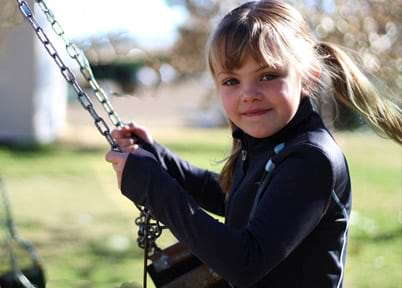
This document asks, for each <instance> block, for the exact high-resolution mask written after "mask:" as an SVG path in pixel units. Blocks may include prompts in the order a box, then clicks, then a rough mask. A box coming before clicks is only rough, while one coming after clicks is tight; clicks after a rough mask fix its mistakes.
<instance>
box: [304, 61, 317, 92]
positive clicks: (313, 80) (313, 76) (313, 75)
mask: <svg viewBox="0 0 402 288" xmlns="http://www.w3.org/2000/svg"><path fill="white" fill-rule="evenodd" d="M320 75H321V67H319V66H316V67H314V69H312V70H311V71H310V72H309V78H308V79H307V80H306V81H305V83H303V84H302V89H301V92H302V95H303V96H308V95H309V94H310V92H311V91H313V90H314V89H315V87H317V84H318V82H319V81H320Z"/></svg>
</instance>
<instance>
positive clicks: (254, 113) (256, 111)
mask: <svg viewBox="0 0 402 288" xmlns="http://www.w3.org/2000/svg"><path fill="white" fill-rule="evenodd" d="M271 110H272V109H250V110H246V111H245V112H242V113H241V115H242V116H247V117H253V116H260V115H263V114H265V113H267V112H269V111H271Z"/></svg>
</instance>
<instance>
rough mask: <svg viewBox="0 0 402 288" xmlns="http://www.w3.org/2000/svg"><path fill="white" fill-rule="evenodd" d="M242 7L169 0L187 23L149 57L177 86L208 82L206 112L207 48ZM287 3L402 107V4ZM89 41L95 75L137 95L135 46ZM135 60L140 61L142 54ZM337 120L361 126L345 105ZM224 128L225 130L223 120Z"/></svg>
mask: <svg viewBox="0 0 402 288" xmlns="http://www.w3.org/2000/svg"><path fill="white" fill-rule="evenodd" d="M242 2H244V1H239V0H222V1H221V0H202V1H199V0H168V1H167V3H168V4H169V5H172V6H173V5H181V6H183V7H185V9H186V10H187V11H188V15H189V17H188V18H187V21H185V22H184V23H183V24H182V25H181V26H180V27H179V28H178V37H177V40H176V42H175V44H174V45H173V46H172V47H170V48H169V49H165V50H163V51H151V52H150V54H149V55H147V59H148V60H149V61H150V62H149V63H148V65H149V66H150V67H151V68H152V69H153V70H154V71H157V69H158V68H160V65H161V63H164V65H165V68H166V67H169V68H170V70H169V71H174V79H175V80H176V81H179V80H180V79H185V78H189V77H197V78H198V79H204V80H207V81H205V83H206V86H207V88H209V89H210V90H209V92H208V93H206V101H205V102H206V103H207V106H211V105H215V104H216V100H213V99H215V97H211V96H212V95H213V93H214V92H213V87H212V83H211V81H210V80H209V79H208V76H207V73H206V72H207V71H206V69H207V67H206V60H205V53H206V51H205V49H206V43H207V40H208V37H209V35H210V32H211V30H212V29H213V27H214V26H215V25H216V24H217V21H218V20H219V19H220V18H221V17H222V16H223V15H224V14H225V13H226V12H227V11H228V10H229V9H231V8H233V7H235V6H237V5H238V4H239V3H242ZM289 2H290V3H291V4H293V5H294V6H296V7H297V8H298V9H299V10H300V11H301V12H302V14H303V15H304V17H305V19H307V20H308V22H309V24H310V27H311V28H312V31H313V33H314V35H315V36H316V38H317V39H319V40H320V41H329V42H334V43H337V44H338V45H341V46H342V47H343V48H344V49H345V50H346V51H347V52H348V53H349V55H350V56H352V57H353V58H354V59H355V61H356V62H357V63H358V64H359V65H360V66H361V68H362V69H363V70H364V71H365V73H366V74H367V75H368V77H369V78H370V79H371V80H372V81H374V83H376V85H378V87H379V90H380V91H382V92H383V93H384V94H385V95H386V96H387V97H391V98H393V99H394V100H395V101H397V102H399V104H401V103H400V101H401V97H400V91H401V88H402V39H401V38H402V31H401V29H402V25H401V24H402V1H399V0H355V1H349V0H304V1H301V0H293V1H289ZM91 41H92V42H91V44H90V45H89V46H88V40H87V39H86V40H85V43H86V46H85V45H84V46H83V48H84V50H85V51H86V54H87V55H88V57H89V59H90V60H91V62H92V65H93V67H94V71H95V75H98V77H100V78H109V79H114V80H115V81H116V82H117V83H118V84H119V88H120V89H121V93H129V94H134V93H135V91H136V88H137V87H138V82H139V81H138V71H139V68H140V66H141V65H143V63H141V61H142V60H141V59H144V58H143V57H139V58H138V57H137V58H136V57H135V56H134V58H133V53H132V50H130V49H131V48H132V47H135V46H136V43H135V41H134V40H132V39H129V38H127V37H125V35H124V34H118V33H116V34H108V35H103V36H101V37H99V38H93V39H91ZM105 50H106V51H107V50H109V53H107V52H106V53H105ZM110 51H113V53H110ZM129 51H131V52H130V53H129ZM134 55H137V56H138V53H137V54H136V53H134ZM128 59H130V60H129V61H128ZM139 59H140V60H139ZM123 62H124V63H123ZM163 75H164V74H163ZM163 75H162V76H163ZM200 77H201V78H200ZM154 78H155V79H156V78H157V77H154ZM171 78H172V77H171ZM155 82H156V80H154V81H148V84H152V83H155ZM116 94H119V93H116ZM337 116H338V118H337V119H336V121H335V126H336V127H337V128H339V129H353V128H357V127H360V126H361V125H362V124H363V122H362V120H361V119H360V118H359V117H358V116H357V115H356V114H354V113H353V112H351V111H349V110H348V109H347V108H345V107H342V105H341V106H340V111H339V114H338V115H337ZM221 119H224V117H221ZM220 124H225V123H224V120H223V123H220Z"/></svg>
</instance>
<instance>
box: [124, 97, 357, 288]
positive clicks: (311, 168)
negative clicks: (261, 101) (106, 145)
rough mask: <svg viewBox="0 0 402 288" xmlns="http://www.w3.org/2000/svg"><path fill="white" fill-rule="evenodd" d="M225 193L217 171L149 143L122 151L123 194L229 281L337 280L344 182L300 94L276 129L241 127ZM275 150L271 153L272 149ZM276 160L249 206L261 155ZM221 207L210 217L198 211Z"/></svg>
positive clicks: (320, 285)
mask: <svg viewBox="0 0 402 288" xmlns="http://www.w3.org/2000/svg"><path fill="white" fill-rule="evenodd" d="M234 137H237V138H239V139H240V141H241V142H242V149H243V150H244V151H243V153H241V154H242V155H243V156H246V157H239V159H237V163H236V166H235V170H234V177H233V183H232V185H231V189H230V191H229V194H228V197H225V194H224V193H223V192H222V190H221V188H220V186H219V183H218V176H217V175H216V174H215V173H212V172H210V171H207V170H204V169H199V168H197V167H194V166H192V165H190V164H189V163H187V162H185V161H183V160H181V159H179V158H178V157H177V156H176V155H174V154H173V153H172V152H170V151H169V150H168V149H166V148H164V147H162V146H161V145H159V144H154V145H153V147H151V148H149V149H148V150H149V151H147V150H146V149H143V148H140V149H138V150H137V151H136V152H135V153H133V154H130V155H129V157H128V159H127V163H126V167H125V169H124V171H123V177H122V187H121V190H122V192H123V194H124V195H125V196H126V197H128V198H129V199H131V200H132V201H134V202H135V203H137V204H141V205H145V206H146V207H148V208H149V209H150V210H151V212H152V214H153V215H154V216H155V217H156V218H157V219H159V220H160V221H162V222H163V223H164V224H165V225H166V226H167V227H168V228H169V229H170V230H171V231H172V233H173V234H174V235H175V236H176V237H177V239H179V240H180V241H182V242H183V243H185V244H187V245H188V246H189V247H190V248H191V250H192V251H193V253H194V254H195V255H196V256H197V257H198V258H199V259H201V260H202V261H203V262H204V263H206V264H207V265H208V266H209V267H210V268H212V269H213V270H214V271H215V272H216V273H218V274H219V275H221V276H222V277H223V278H224V279H226V280H227V281H229V282H230V283H232V285H234V286H235V287H265V288H279V287H280V288H287V287H289V288H290V287H291V288H296V287H308V288H314V287H317V288H330V287H331V288H335V287H336V288H338V287H342V279H343V272H344V263H345V253H346V242H347V231H348V222H349V221H348V218H349V214H350V210H351V187H350V179H349V173H348V168H347V164H346V161H345V159H344V156H343V154H342V152H341V151H340V149H339V148H338V146H337V144H336V143H335V141H334V139H333V138H332V137H331V135H330V134H329V132H328V131H327V129H326V128H325V126H324V124H323V122H322V120H321V118H320V116H319V115H318V114H317V113H316V112H314V111H313V108H312V105H311V103H310V100H309V99H307V98H306V99H303V100H302V102H301V104H300V107H299V109H298V111H297V113H296V115H295V117H294V118H293V119H292V121H291V122H289V123H288V125H287V126H286V127H284V128H283V129H282V130H281V131H279V132H278V133H276V134H275V135H273V136H270V137H267V138H265V139H256V138H253V137H251V136H249V135H246V134H245V133H243V132H242V131H237V132H236V133H234ZM279 143H285V148H284V149H283V151H282V152H280V153H279V154H278V155H276V156H273V155H274V153H273V148H274V147H275V146H276V145H277V144H279ZM272 156H273V158H272V160H273V161H274V163H275V164H276V166H275V169H274V170H273V173H272V178H271V181H270V183H269V185H268V186H267V188H266V189H265V190H264V191H263V194H262V197H261V200H260V201H259V202H258V206H257V208H256V210H255V213H254V214H253V216H252V218H251V219H249V215H250V210H251V207H252V205H253V203H254V198H255V195H256V192H257V189H258V185H259V182H260V181H261V177H262V174H263V171H264V166H265V164H266V162H267V160H268V159H270V158H271V157H272ZM201 207H202V208H204V209H206V210H208V211H210V212H213V213H216V214H219V215H224V216H225V223H220V222H218V221H217V220H215V219H214V218H213V217H212V216H210V215H209V214H207V213H206V212H205V211H204V210H203V209H201Z"/></svg>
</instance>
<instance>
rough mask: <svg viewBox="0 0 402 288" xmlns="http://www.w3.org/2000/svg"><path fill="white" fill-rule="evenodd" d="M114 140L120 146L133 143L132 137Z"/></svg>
mask: <svg viewBox="0 0 402 288" xmlns="http://www.w3.org/2000/svg"><path fill="white" fill-rule="evenodd" d="M116 142H117V144H119V146H120V147H121V148H123V147H128V146H132V145H134V139H132V138H117V139H116Z"/></svg>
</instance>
